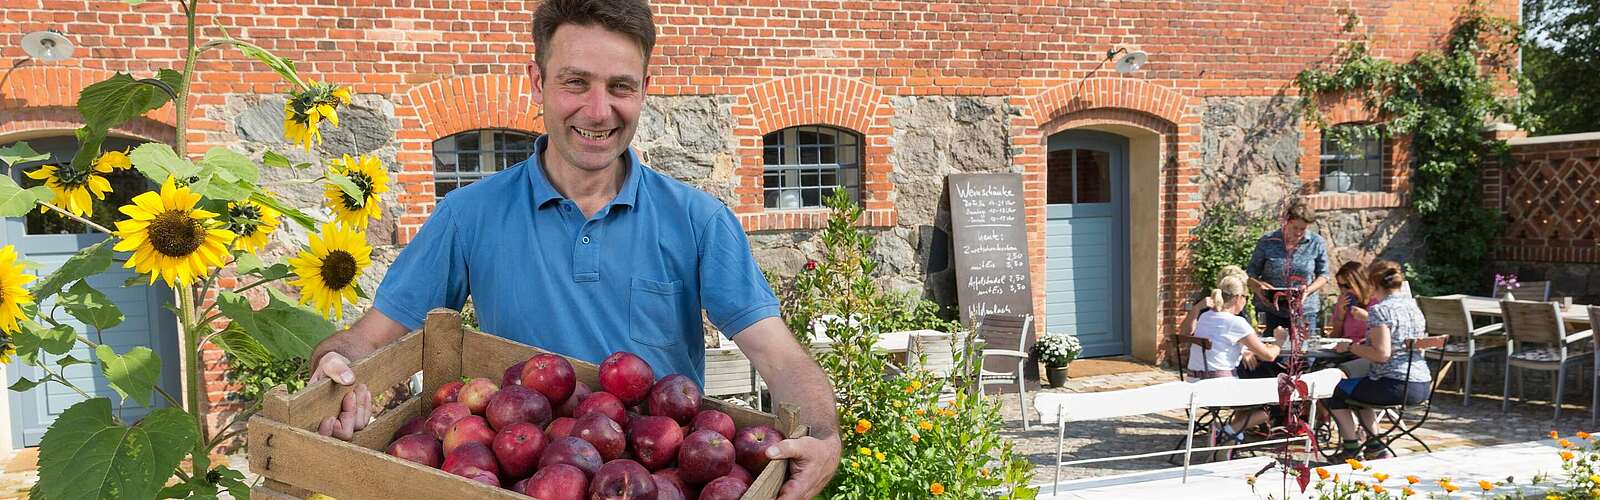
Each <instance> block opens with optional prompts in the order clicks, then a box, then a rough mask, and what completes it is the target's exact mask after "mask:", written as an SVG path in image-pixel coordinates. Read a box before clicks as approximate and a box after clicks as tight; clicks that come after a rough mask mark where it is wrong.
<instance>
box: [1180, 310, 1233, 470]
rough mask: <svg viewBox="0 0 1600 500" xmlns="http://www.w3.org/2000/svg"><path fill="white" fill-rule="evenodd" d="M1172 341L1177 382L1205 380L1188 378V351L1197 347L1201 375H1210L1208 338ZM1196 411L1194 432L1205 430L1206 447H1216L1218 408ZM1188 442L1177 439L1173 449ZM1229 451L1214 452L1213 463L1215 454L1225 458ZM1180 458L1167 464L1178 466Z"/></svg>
mask: <svg viewBox="0 0 1600 500" xmlns="http://www.w3.org/2000/svg"><path fill="white" fill-rule="evenodd" d="M1173 341H1174V343H1176V344H1177V349H1178V352H1177V354H1178V380H1181V381H1184V382H1199V381H1201V380H1205V379H1206V377H1205V376H1204V375H1202V376H1200V377H1190V376H1189V360H1190V359H1191V358H1192V357H1193V356H1192V355H1191V354H1190V353H1191V352H1193V350H1192V349H1190V348H1191V347H1197V348H1199V349H1200V368H1201V372H1202V373H1210V372H1211V371H1212V370H1211V364H1210V363H1211V360H1210V359H1209V358H1208V357H1207V356H1206V355H1207V354H1209V353H1210V352H1211V339H1208V338H1205V337H1196V336H1194V335H1184V334H1181V333H1180V334H1177V335H1174V336H1173ZM1197 410H1198V411H1199V412H1200V415H1198V416H1195V426H1194V429H1195V430H1196V432H1199V430H1200V429H1205V430H1206V433H1207V436H1208V437H1207V441H1206V445H1207V446H1216V444H1217V432H1216V431H1217V426H1218V423H1219V422H1221V421H1222V416H1221V412H1220V411H1219V409H1218V408H1212V407H1201V408H1198V409H1197ZM1186 411H1187V410H1186ZM1189 442H1190V436H1184V437H1181V438H1178V443H1177V444H1176V445H1175V446H1174V448H1173V449H1180V448H1183V447H1184V446H1186V445H1187V444H1188V443H1189ZM1229 451H1231V450H1219V451H1218V452H1214V453H1213V456H1212V458H1213V461H1214V459H1215V458H1216V453H1223V454H1224V455H1223V456H1224V457H1227V456H1229V455H1230V453H1229ZM1182 458H1183V457H1180V456H1176V455H1174V456H1172V457H1169V458H1168V459H1167V462H1168V463H1171V464H1173V465H1179V464H1180V463H1181V462H1179V460H1180V459H1182ZM1224 459H1226V458H1224Z"/></svg>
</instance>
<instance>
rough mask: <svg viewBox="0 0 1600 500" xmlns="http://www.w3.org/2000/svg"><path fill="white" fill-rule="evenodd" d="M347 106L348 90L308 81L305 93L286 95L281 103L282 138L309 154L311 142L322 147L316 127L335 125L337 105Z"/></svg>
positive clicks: (337, 113) (348, 99) (337, 120)
mask: <svg viewBox="0 0 1600 500" xmlns="http://www.w3.org/2000/svg"><path fill="white" fill-rule="evenodd" d="M349 104H350V89H349V88H347V87H340V86H338V85H332V84H326V83H317V81H316V80H312V81H311V83H310V85H307V86H306V88H305V90H301V91H300V92H298V93H295V92H291V93H289V100H288V101H286V102H284V103H283V136H284V137H285V138H287V139H289V141H290V142H293V143H295V144H300V145H303V146H305V148H306V150H307V151H310V150H311V145H312V143H316V144H322V131H321V130H320V129H318V128H317V127H318V126H319V125H320V124H321V123H322V121H323V120H327V122H328V123H332V124H333V126H335V127H337V126H339V111H338V110H339V106H345V105H349Z"/></svg>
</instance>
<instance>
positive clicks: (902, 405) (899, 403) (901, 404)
mask: <svg viewBox="0 0 1600 500" xmlns="http://www.w3.org/2000/svg"><path fill="white" fill-rule="evenodd" d="M894 407H895V408H905V407H906V402H905V401H895V402H894Z"/></svg>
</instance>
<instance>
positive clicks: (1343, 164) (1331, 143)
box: [1321, 124, 1387, 193]
mask: <svg viewBox="0 0 1600 500" xmlns="http://www.w3.org/2000/svg"><path fill="white" fill-rule="evenodd" d="M1357 126H1360V125H1359V124H1343V125H1334V126H1333V127H1329V128H1328V130H1327V131H1324V132H1323V133H1322V155H1321V158H1322V192H1324V193H1346V192H1373V191H1382V190H1383V164H1384V160H1385V158H1384V156H1385V154H1384V150H1385V149H1387V148H1385V147H1384V141H1383V137H1382V135H1381V134H1371V133H1368V134H1359V135H1357V134H1351V135H1352V136H1353V137H1354V139H1353V140H1351V141H1350V142H1349V143H1348V144H1340V143H1339V141H1337V140H1335V139H1334V138H1335V137H1337V136H1338V135H1340V133H1342V132H1344V131H1346V130H1350V128H1351V127H1357Z"/></svg>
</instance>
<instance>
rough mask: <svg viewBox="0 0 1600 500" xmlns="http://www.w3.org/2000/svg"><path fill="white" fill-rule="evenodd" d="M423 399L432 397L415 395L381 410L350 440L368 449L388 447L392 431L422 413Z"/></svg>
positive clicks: (392, 436) (392, 434) (380, 449)
mask: <svg viewBox="0 0 1600 500" xmlns="http://www.w3.org/2000/svg"><path fill="white" fill-rule="evenodd" d="M423 399H432V398H431V397H429V398H423V397H421V396H420V395H419V396H415V397H412V398H411V399H408V400H406V402H404V403H400V406H396V407H394V409H392V410H389V411H386V412H383V414H381V415H378V416H377V418H374V419H373V420H372V423H370V424H367V428H365V429H361V430H359V431H356V434H355V435H354V436H351V438H350V442H352V443H355V444H356V446H360V447H362V448H366V449H369V450H377V451H383V450H386V449H388V448H389V440H391V439H393V438H394V431H397V430H400V426H402V425H406V422H409V421H411V419H412V418H413V417H416V416H417V415H421V414H422V400H423Z"/></svg>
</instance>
